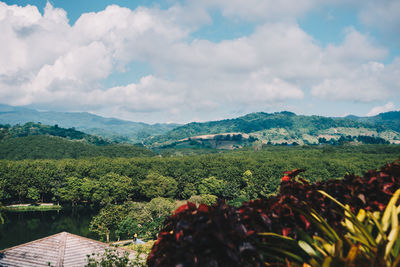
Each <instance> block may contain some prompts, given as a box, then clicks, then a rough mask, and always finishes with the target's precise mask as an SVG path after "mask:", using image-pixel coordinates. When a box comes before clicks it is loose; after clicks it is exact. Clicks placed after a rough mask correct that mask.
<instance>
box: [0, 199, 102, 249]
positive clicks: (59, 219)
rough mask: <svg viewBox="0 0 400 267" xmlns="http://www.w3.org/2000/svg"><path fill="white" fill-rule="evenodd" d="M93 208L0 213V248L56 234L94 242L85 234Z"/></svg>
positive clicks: (90, 236)
mask: <svg viewBox="0 0 400 267" xmlns="http://www.w3.org/2000/svg"><path fill="white" fill-rule="evenodd" d="M97 213H98V210H97V209H92V208H83V207H81V208H78V209H73V210H72V209H62V210H59V211H57V210H51V211H25V212H14V211H13V212H10V211H3V212H2V215H3V217H4V224H3V225H0V249H4V248H9V247H12V246H16V245H19V244H22V243H26V242H29V241H33V240H35V239H39V238H43V237H46V236H49V235H52V234H57V233H59V232H63V231H66V232H69V233H72V234H77V235H80V236H85V237H89V238H93V239H97V235H96V234H95V233H92V232H89V223H90V220H91V219H92V217H93V216H95V215H96V214H97Z"/></svg>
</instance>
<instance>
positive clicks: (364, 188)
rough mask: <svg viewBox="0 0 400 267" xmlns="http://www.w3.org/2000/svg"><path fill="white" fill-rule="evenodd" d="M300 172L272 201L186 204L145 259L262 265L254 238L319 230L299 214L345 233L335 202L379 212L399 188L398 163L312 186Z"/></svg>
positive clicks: (156, 262) (287, 179)
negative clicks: (315, 217)
mask: <svg viewBox="0 0 400 267" xmlns="http://www.w3.org/2000/svg"><path fill="white" fill-rule="evenodd" d="M302 171H303V170H298V169H296V170H293V171H291V172H286V173H285V176H284V177H282V182H281V186H280V190H279V193H278V194H277V195H275V196H271V197H268V198H262V199H258V200H254V201H249V202H246V203H243V205H242V206H241V207H239V208H234V207H232V206H228V205H226V204H225V202H223V201H220V202H218V203H217V204H216V205H213V206H206V205H200V206H199V207H198V208H196V205H195V204H191V203H188V204H186V205H184V206H182V207H180V208H179V209H178V210H177V211H176V212H175V214H174V215H172V216H171V217H169V218H168V219H167V221H166V222H165V227H164V228H163V230H162V231H161V232H160V233H159V236H158V240H157V242H156V244H155V246H154V247H153V250H152V252H151V253H150V256H149V258H148V264H149V265H150V266H156V265H168V266H169V265H177V264H181V265H182V266H193V265H197V266H203V265H212V266H217V265H216V264H218V266H243V265H246V264H248V265H252V266H257V265H263V264H264V263H263V260H264V259H263V257H264V256H263V255H262V254H260V253H259V251H257V250H256V249H255V247H256V245H257V244H259V243H263V242H265V240H266V237H262V236H259V235H257V234H256V233H263V232H272V233H275V234H282V235H283V236H287V237H290V238H293V240H297V239H299V238H300V237H299V232H300V231H298V229H301V231H302V232H304V233H305V234H307V235H314V233H315V232H318V227H316V226H315V224H312V223H311V222H310V219H309V218H308V219H307V216H305V215H304V214H302V213H299V212H296V211H298V210H307V209H312V210H314V211H315V213H316V214H318V215H319V216H320V217H321V218H323V219H324V220H326V221H327V224H328V225H330V227H331V228H332V229H333V230H334V231H336V232H338V233H340V234H345V233H346V228H345V226H344V225H343V224H342V221H343V219H344V217H343V213H341V212H340V208H338V206H337V203H335V201H333V200H332V199H331V198H330V197H327V196H326V195H323V194H320V193H319V190H322V191H325V192H327V193H328V194H329V195H331V196H332V197H334V198H335V199H336V200H337V201H339V202H341V203H343V204H344V205H349V210H348V211H349V212H352V213H355V214H357V212H358V211H359V210H361V209H363V210H365V211H367V212H374V211H383V210H384V209H385V207H386V205H387V203H388V202H389V200H390V198H391V197H392V196H393V193H394V192H395V191H396V190H397V189H399V188H400V164H399V162H395V163H392V164H388V165H386V166H384V167H383V168H381V170H380V171H376V170H371V171H368V172H367V173H366V174H365V175H364V176H363V177H359V176H355V175H346V176H345V177H344V179H343V180H333V179H332V180H328V181H325V182H317V183H314V184H310V183H309V182H308V181H305V180H303V179H301V178H296V176H297V175H298V174H299V173H300V172H302ZM335 211H337V212H335Z"/></svg>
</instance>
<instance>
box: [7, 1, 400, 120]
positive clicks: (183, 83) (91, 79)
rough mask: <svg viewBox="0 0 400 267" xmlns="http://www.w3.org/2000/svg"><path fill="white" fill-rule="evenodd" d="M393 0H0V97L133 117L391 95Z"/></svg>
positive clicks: (395, 43) (388, 103)
mask: <svg viewBox="0 0 400 267" xmlns="http://www.w3.org/2000/svg"><path fill="white" fill-rule="evenodd" d="M399 14H400V1H398V0H379V1H378V0H296V1H293V0H279V1H277V0H246V1H243V0H187V1H174V0H165V1H150V0H142V1H139V0H137V1H128V0H116V1H107V0H68V1H65V0H52V1H48V2H47V1H46V0H36V1H28V0H26V1H25V0H21V1H0V33H1V34H0V103H2V104H8V105H13V106H27V107H33V108H36V109H39V110H57V111H88V112H91V113H95V114H99V115H102V116H106V117H117V118H121V119H128V120H133V121H144V122H149V123H153V122H178V123H183V122H189V121H206V120H216V119H222V118H232V117H237V116H240V115H244V114H246V113H250V112H257V111H264V112H275V111H282V110H289V111H293V112H295V113H297V114H305V115H311V114H317V115H324V116H344V115H348V114H355V115H360V116H365V115H375V114H377V113H379V112H384V111H389V110H398V109H399V106H400V16H399Z"/></svg>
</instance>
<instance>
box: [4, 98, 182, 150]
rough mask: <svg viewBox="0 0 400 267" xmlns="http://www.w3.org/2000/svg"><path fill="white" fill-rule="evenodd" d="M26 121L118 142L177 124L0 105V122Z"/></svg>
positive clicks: (133, 141)
mask: <svg viewBox="0 0 400 267" xmlns="http://www.w3.org/2000/svg"><path fill="white" fill-rule="evenodd" d="M26 122H35V123H38V122H40V123H42V124H45V125H58V126H59V127H63V128H75V129H77V130H80V131H83V132H85V133H88V134H95V135H99V136H101V137H104V138H108V139H111V140H113V141H119V142H130V143H137V142H140V141H141V140H143V139H145V138H147V137H149V136H151V135H159V134H163V133H166V132H168V131H169V130H172V129H174V128H175V127H177V126H179V125H178V124H166V123H157V124H147V123H143V122H132V121H126V120H120V119H116V118H105V117H101V116H98V115H94V114H91V113H88V112H54V111H38V110H34V109H29V108H24V107H12V106H8V105H4V104H0V124H10V125H15V124H25V123H26Z"/></svg>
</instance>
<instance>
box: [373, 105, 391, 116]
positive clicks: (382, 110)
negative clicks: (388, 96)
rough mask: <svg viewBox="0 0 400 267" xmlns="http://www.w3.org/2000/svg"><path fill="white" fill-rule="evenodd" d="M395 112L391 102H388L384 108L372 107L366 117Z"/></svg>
mask: <svg viewBox="0 0 400 267" xmlns="http://www.w3.org/2000/svg"><path fill="white" fill-rule="evenodd" d="M392 110H395V105H394V104H393V102H388V103H387V104H386V105H384V106H376V107H373V108H372V109H371V110H370V111H369V112H368V113H367V116H375V115H378V114H379V113H383V112H388V111H392Z"/></svg>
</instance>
